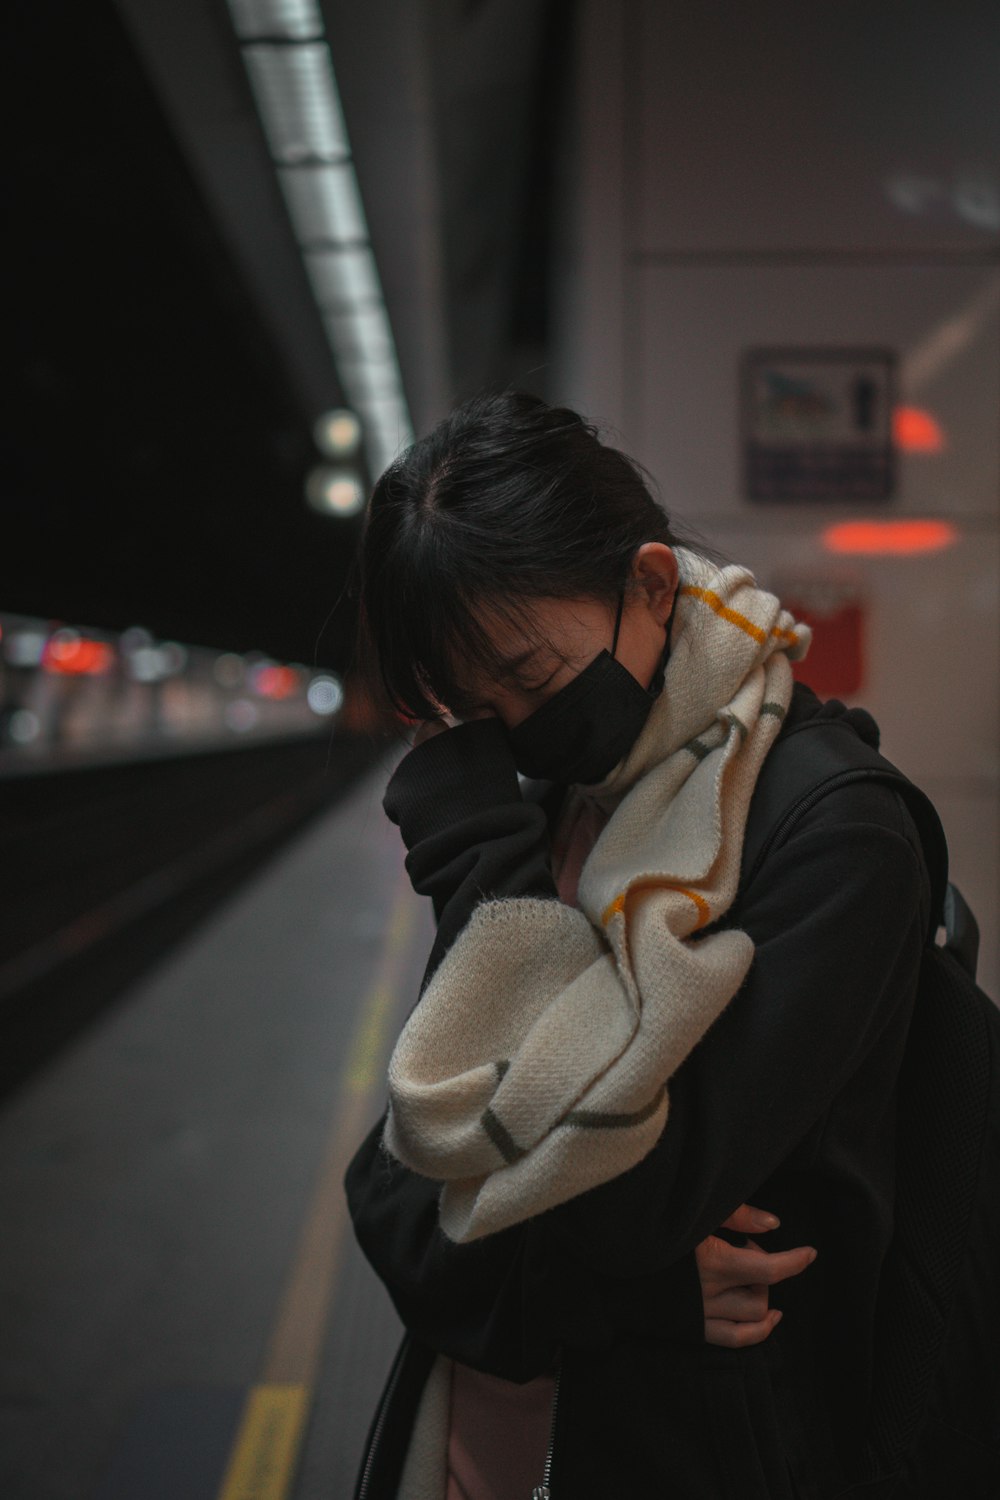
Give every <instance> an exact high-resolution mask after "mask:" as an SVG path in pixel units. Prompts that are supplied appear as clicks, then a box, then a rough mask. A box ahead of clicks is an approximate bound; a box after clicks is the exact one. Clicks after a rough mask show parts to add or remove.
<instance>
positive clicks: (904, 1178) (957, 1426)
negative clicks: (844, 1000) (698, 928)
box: [743, 710, 1000, 1500]
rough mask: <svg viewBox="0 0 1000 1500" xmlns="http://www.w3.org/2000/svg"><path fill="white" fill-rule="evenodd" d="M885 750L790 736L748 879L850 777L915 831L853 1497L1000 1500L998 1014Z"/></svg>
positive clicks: (942, 864) (834, 726)
mask: <svg viewBox="0 0 1000 1500" xmlns="http://www.w3.org/2000/svg"><path fill="white" fill-rule="evenodd" d="M865 721H867V722H865ZM852 726H853V727H852ZM858 728H860V732H861V734H862V735H864V738H859V736H858V733H857V732H856V729H858ZM877 743H878V730H877V727H876V726H875V723H874V720H872V719H871V718H870V716H869V715H867V714H865V713H864V712H863V711H862V710H852V711H851V713H850V714H849V715H848V716H846V718H842V719H838V718H829V717H822V716H820V717H815V718H812V719H809V720H806V721H804V722H801V723H798V724H793V725H791V726H790V728H789V730H788V732H787V733H784V734H782V735H781V736H779V738H778V740H777V741H776V742H775V744H774V746H773V747H772V750H771V752H770V754H771V756H773V757H774V758H775V760H776V761H778V762H779V763H780V774H778V775H776V776H771V777H769V778H768V782H767V786H766V787H762V789H761V790H762V800H761V799H757V798H755V800H754V803H752V804H751V810H750V816H749V818H748V821H747V828H746V835H745V841H744V856H743V869H744V871H745V872H746V873H745V875H744V880H745V881H746V883H749V881H750V880H752V878H753V876H754V875H755V874H756V872H757V870H758V869H759V867H760V865H761V864H762V863H763V861H764V859H765V858H766V857H767V855H768V853H769V852H770V851H771V850H772V849H773V848H774V847H775V846H776V845H777V844H779V843H780V842H781V841H782V840H783V839H784V838H785V837H786V836H787V834H788V833H789V832H790V830H791V829H792V827H793V826H794V825H795V823H796V822H797V821H798V820H799V818H801V817H802V815H803V814H804V813H805V812H806V811H808V809H809V808H811V807H812V806H813V805H814V804H815V803H816V802H817V801H818V800H819V799H820V798H821V797H824V796H826V795H827V794H828V793H829V792H831V791H833V790H834V789H835V788H836V787H839V786H843V785H845V784H848V783H850V782H852V781H856V780H859V779H862V780H866V781H881V782H884V783H886V784H888V785H890V786H892V787H894V788H895V789H896V790H897V791H898V792H899V793H900V795H901V796H902V797H903V800H904V801H905V803H906V806H907V808H908V810H909V812H910V815H911V817H912V819H913V822H914V824H915V825H916V828H917V832H918V834H919V836H920V841H921V845H922V847H923V853H924V859H925V863H926V865H927V871H928V875H929V877H930V883H931V907H930V910H931V920H930V926H929V930H928V933H927V941H926V945H925V948H924V953H923V957H922V960H921V965H920V972H919V978H918V984H917V993H916V998H915V1002H914V1009H913V1016H912V1021H911V1024H910V1030H909V1034H908V1037H907V1042H906V1047H905V1050H904V1055H903V1062H902V1065H901V1069H900V1074H899V1085H898V1088H899V1094H898V1117H897V1147H896V1202H895V1219H894V1230H893V1238H892V1242H891V1245H890V1249H889V1252H888V1254H887V1257H886V1261H885V1263H884V1266H883V1270H882V1277H881V1281H880V1288H879V1299H878V1306H877V1310H876V1330H875V1382H874V1390H873V1397H872V1403H871V1407H870V1419H869V1427H868V1432H867V1437H866V1442H865V1463H864V1473H863V1474H862V1475H861V1476H860V1477H859V1480H858V1482H857V1483H856V1484H852V1485H851V1487H850V1489H849V1490H847V1491H846V1492H844V1493H845V1494H847V1495H857V1496H858V1497H859V1500H860V1497H861V1496H862V1495H863V1496H864V1497H865V1500H917V1497H920V1500H930V1497H937V1496H946V1495H961V1496H962V1497H963V1500H979V1497H982V1500H987V1497H989V1500H995V1497H996V1496H998V1495H1000V1009H998V1007H997V1005H996V1004H995V1003H994V1002H993V1001H992V1000H991V999H990V998H989V996H988V995H987V994H986V993H985V991H984V990H982V989H980V987H979V986H978V985H977V984H976V980H975V970H976V958H977V953H978V941H979V938H978V928H977V926H976V922H975V918H974V917H973V915H972V913H971V911H970V910H969V908H968V906H967V905H966V903H965V901H964V900H963V899H962V896H961V894H960V893H959V891H958V890H957V889H956V887H955V886H954V885H952V884H950V883H949V880H948V847H947V843H946V841H945V835H944V830H943V828H942V826H941V820H940V818H939V817H938V814H937V812H936V810H935V808H934V805H933V803H932V802H931V801H930V799H929V797H927V796H926V794H925V793H924V792H922V791H921V790H920V789H919V788H918V787H917V786H915V785H914V784H913V782H911V781H910V780H909V779H908V778H907V777H906V776H904V775H903V774H902V772H900V771H899V770H898V769H897V768H896V767H895V766H894V765H892V764H891V762H889V761H888V760H886V759H885V758H884V757H883V756H881V755H880V754H879V753H878V750H877V749H876V748H875V747H876V746H877ZM939 927H943V928H944V941H943V943H939V942H938V941H937V934H938V929H939Z"/></svg>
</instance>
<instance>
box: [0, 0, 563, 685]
mask: <svg viewBox="0 0 1000 1500" xmlns="http://www.w3.org/2000/svg"><path fill="white" fill-rule="evenodd" d="M322 12H323V20H324V23H325V29H326V35H327V37H328V40H329V44H330V50H331V55H332V59H333V65H334V68H335V71H336V75H337V81H338V84H339V88H340V95H341V99H342V103H343V108H344V114H345V118H346V122H347V127H348V132H349V135H350V140H351V147H352V153H353V158H354V162H355V166H356V168H357V173H358V178H359V182H360V187H361V192H362V196H363V199H364V207H365V212H366V215H367V219H368V224H369V228H370V233H371V239H372V243H373V247H374V250H375V255H376V259H377V263H378V269H379V273H380V277H381V281H382V287H383V291H384V295H385V301H386V304H387V307H388V311H389V316H390V320H391V324H392V331H393V335H394V337H395V342H396V347H397V350H398V355H399V364H400V368H401V372H402V379H403V385H404V388H405V392H406V396H407V399H408V403H409V407H410V413H411V416H412V419H413V424H414V427H415V429H416V430H417V432H418V433H419V432H420V431H422V430H425V429H426V428H427V427H428V426H429V425H430V424H431V423H433V422H434V421H435V420H436V419H437V418H438V417H439V416H440V415H442V414H443V412H444V411H445V410H447V408H448V406H449V405H450V404H451V403H453V402H454V400H455V399H457V398H459V397H461V396H462V395H464V394H467V393H468V392H470V391H472V390H476V389H479V388H481V387H482V386H484V385H489V384H496V383H507V382H510V381H514V382H516V383H519V384H525V385H529V386H531V387H533V388H536V389H544V380H545V369H544V362H545V338H546V308H547V265H548V254H547V235H548V227H549V226H548V217H547V213H546V209H545V205H546V203H547V202H548V201H549V198H550V194H549V180H548V179H549V174H550V172H551V159H552V150H551V148H552V140H553V135H554V132H555V129H556V126H557V122H558V117H559V112H560V110H561V108H562V102H563V99H564V93H565V88H564V85H565V78H564V73H565V58H566V56H567V55H568V42H569V26H570V22H571V17H572V0H548V3H546V0H478V3H467V0H466V3H462V0H424V3H416V0H414V3H412V4H405V5H403V4H399V3H397V0H366V3H365V5H363V6H359V5H357V4H347V3H341V0H337V3H329V0H328V3H325V4H323V6H322ZM5 21H6V25H7V30H8V34H9V35H8V40H9V43H11V44H12V45H9V46H8V47H7V49H5V50H6V54H7V57H8V59H14V62H15V66H14V68H13V70H12V77H11V79H10V80H9V82H8V93H9V94H13V96H14V99H15V102H16V105H17V109H18V115H17V118H18V119H19V121H20V125H19V128H18V131H17V133H16V136H15V137H14V142H13V150H12V156H13V160H12V162H11V172H10V181H11V189H12V196H13V199H14V220H13V222H14V224H15V233H14V241H15V244H14V250H15V261H16V276H15V280H14V287H15V292H14V299H13V301H14V306H13V308H12V309H11V311H12V314H13V318H12V321H13V325H14V330H15V336H14V369H15V387H16V390H15V395H14V398H13V400H12V401H11V402H10V403H9V406H8V434H7V441H6V443H5V449H6V451H7V456H8V464H7V478H6V480H5V510H6V527H5V533H6V536H7V541H8V545H7V546H5V547H4V549H3V552H2V555H0V609H7V610H14V611H20V612H23V613H29V614H36V615H42V616H49V617H52V618H58V619H60V620H65V621H68V622H70V623H75V624H85V625H86V624H90V625H95V626H98V625H99V626H104V627H107V628H124V627H125V626H127V625H130V624H134V623H141V624H143V625H145V626H147V628H149V629H151V630H153V631H154V632H156V633H158V634H161V635H165V636H172V637H174V638H176V639H180V640H184V641H188V642H192V643H200V644H206V645H216V646H219V647H223V648H228V649H233V650H249V649H257V650H263V651H266V652H268V653H270V654H272V655H274V656H276V657H280V658H284V659H289V660H299V661H307V662H310V663H312V662H316V663H318V664H326V665H331V666H343V665H344V664H345V663H346V660H347V658H348V654H349V651H350V643H351V636H352V605H351V601H350V598H349V597H345V590H347V589H348V585H349V579H350V569H351V562H352V558H353V555H354V550H355V548H356V544H357V539H358V534H359V525H360V523H359V522H358V520H357V519H356V518H355V519H352V520H342V519H333V518H330V517H327V516H321V515H318V514H317V513H315V512H314V511H312V510H310V509H309V508H308V507H307V506H306V504H305V503H304V499H303V483H304V479H305V476H306V474H307V472H308V471H309V469H310V468H311V467H312V466H313V465H314V464H315V462H316V461H317V459H318V454H317V452H316V450H315V447H314V445H313V440H312V436H311V430H312V424H313V421H314V420H315V418H316V416H317V415H318V414H319V413H320V412H321V411H323V410H325V409H327V408H329V407H330V406H333V405H337V404H339V403H340V402H341V401H342V399H343V392H342V389H341V384H340V380H339V378H338V373H337V370H336V368H335V366H334V363H333V359H332V355H331V351H330V346H329V344H328V342H327V340H326V337H325V335H324V331H323V326H322V323H321V321H320V317H319V312H318V309H317V307H316V303H315V301H314V299H313V295H312V292H311V289H310V285H309V281H308V279H307V276H306V273H305V269H304V266H303V262H302V258H301V255H300V253H299V251H298V248H297V246H296V243H295V238H294V235H293V233H292V227H291V224H290V221H289V217H288V212H287V210H286V208H285V204H284V200H283V198H282V196H281V192H280V189H279V185H278V181H277V177H276V174H275V171H274V167H273V164H272V162H271V160H270V156H269V152H268V147H267V143H266V140H265V136H264V133H263V130H262V128H261V124H260V121H259V119H258V116H257V113H256V109H255V106H254V100H253V95H252V93H251V90H250V87H249V84H248V80H247V77H246V74H245V71H244V69H243V64H242V60H241V56H240V50H239V46H238V42H237V38H236V36H235V34H234V32H233V29H232V25H231V22H230V15H229V10H228V8H227V6H226V4H225V3H224V0H170V4H169V5H164V4H163V3H162V0H117V3H116V4H112V3H110V0H89V3H88V4H87V5H86V6H82V5H80V4H79V0H17V3H16V4H14V5H12V6H11V7H9V8H8V10H7V12H6V15H5Z"/></svg>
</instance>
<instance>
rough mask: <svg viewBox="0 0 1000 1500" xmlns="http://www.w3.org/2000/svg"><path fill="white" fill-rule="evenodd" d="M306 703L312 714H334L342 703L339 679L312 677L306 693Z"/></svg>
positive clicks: (341, 687)
mask: <svg viewBox="0 0 1000 1500" xmlns="http://www.w3.org/2000/svg"><path fill="white" fill-rule="evenodd" d="M306 701H307V702H308V704H309V707H310V708H311V709H312V711H313V713H314V714H335V713H338V712H339V711H340V709H341V708H342V707H343V703H344V688H343V685H342V683H341V681H340V678H339V677H332V676H330V675H328V674H325V675H324V676H322V677H314V678H313V680H312V682H311V683H310V684H309V690H308V692H307V693H306Z"/></svg>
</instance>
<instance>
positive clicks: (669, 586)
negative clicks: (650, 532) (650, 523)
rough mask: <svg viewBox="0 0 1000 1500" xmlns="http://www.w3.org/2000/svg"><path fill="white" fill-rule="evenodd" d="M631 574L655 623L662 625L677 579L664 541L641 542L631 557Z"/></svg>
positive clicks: (670, 555) (667, 614) (673, 558)
mask: <svg viewBox="0 0 1000 1500" xmlns="http://www.w3.org/2000/svg"><path fill="white" fill-rule="evenodd" d="M632 578H633V580H634V581H635V583H636V584H638V586H639V588H641V590H642V592H643V593H644V594H645V596H646V603H647V606H648V608H649V610H650V612H651V614H652V615H653V618H654V619H655V621H656V623H657V625H665V624H666V623H667V620H668V619H669V618H670V611H671V608H672V607H673V602H674V595H675V593H676V592H677V586H678V583H679V575H678V569H677V559H676V557H675V556H674V553H673V549H672V548H670V547H668V546H667V544H666V543H665V542H643V544H642V546H641V547H639V548H638V549H637V551H636V553H635V555H634V557H633V558H632Z"/></svg>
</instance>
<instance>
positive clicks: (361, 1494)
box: [357, 1344, 406, 1500]
mask: <svg viewBox="0 0 1000 1500" xmlns="http://www.w3.org/2000/svg"><path fill="white" fill-rule="evenodd" d="M405 1348H406V1346H405V1344H404V1345H403V1347H402V1348H400V1350H399V1353H398V1355H397V1357H396V1363H395V1365H394V1367H393V1370H392V1373H391V1374H390V1376H389V1380H388V1383H387V1384H386V1387H385V1390H384V1391H383V1392H382V1401H381V1404H380V1405H379V1409H378V1416H377V1417H376V1418H375V1426H374V1428H373V1430H372V1440H371V1442H370V1443H369V1445H368V1453H367V1454H366V1456H365V1467H364V1472H363V1473H362V1475H361V1484H360V1486H359V1487H358V1494H357V1500H365V1496H366V1495H367V1494H368V1481H369V1479H370V1478H371V1472H372V1464H373V1463H374V1462H375V1450H376V1448H377V1447H378V1442H379V1438H380V1437H381V1436H382V1428H383V1426H384V1425H385V1418H386V1413H387V1412H388V1410H389V1403H390V1402H391V1400H392V1393H393V1391H394V1390H395V1388H396V1382H397V1380H398V1379H399V1375H400V1371H401V1370H402V1368H403V1362H404V1356H405Z"/></svg>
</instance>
